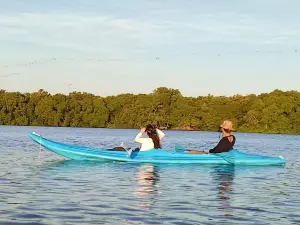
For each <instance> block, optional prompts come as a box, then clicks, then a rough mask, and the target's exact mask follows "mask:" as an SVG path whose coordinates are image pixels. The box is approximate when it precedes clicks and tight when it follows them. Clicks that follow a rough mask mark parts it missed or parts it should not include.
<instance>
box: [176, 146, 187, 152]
mask: <svg viewBox="0 0 300 225" xmlns="http://www.w3.org/2000/svg"><path fill="white" fill-rule="evenodd" d="M185 150H186V149H185V147H183V146H182V145H180V144H175V151H176V152H184V151H185Z"/></svg>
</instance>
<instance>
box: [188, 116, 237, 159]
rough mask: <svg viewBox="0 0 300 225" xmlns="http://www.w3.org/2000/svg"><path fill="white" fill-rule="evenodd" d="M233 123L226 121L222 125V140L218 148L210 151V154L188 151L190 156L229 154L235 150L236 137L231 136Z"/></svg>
mask: <svg viewBox="0 0 300 225" xmlns="http://www.w3.org/2000/svg"><path fill="white" fill-rule="evenodd" d="M232 127H233V125H232V122H231V121H230V120H225V121H224V122H223V123H222V124H221V125H220V132H222V139H221V140H220V141H219V143H218V144H217V146H216V147H214V148H213V149H210V150H209V152H205V151H197V150H187V151H186V153H188V154H207V153H213V154H214V153H221V152H229V151H230V150H231V149H233V146H234V144H235V136H233V135H232V134H231V132H232V131H233V130H234V129H233V128H232Z"/></svg>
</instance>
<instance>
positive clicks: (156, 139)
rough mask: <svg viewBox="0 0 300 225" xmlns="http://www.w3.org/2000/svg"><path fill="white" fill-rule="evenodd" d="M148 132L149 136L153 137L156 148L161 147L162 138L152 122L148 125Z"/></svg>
mask: <svg viewBox="0 0 300 225" xmlns="http://www.w3.org/2000/svg"><path fill="white" fill-rule="evenodd" d="M146 132H147V134H148V137H149V138H151V139H152V141H153V144H154V148H155V149H158V148H161V146H160V139H159V136H158V135H157V132H156V129H155V127H154V126H153V125H151V124H148V125H147V127H146Z"/></svg>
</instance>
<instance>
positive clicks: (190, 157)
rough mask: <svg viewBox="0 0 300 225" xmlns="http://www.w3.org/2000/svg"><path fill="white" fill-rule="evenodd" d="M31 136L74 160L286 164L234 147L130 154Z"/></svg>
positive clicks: (277, 159)
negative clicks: (203, 151) (213, 151)
mask: <svg viewBox="0 0 300 225" xmlns="http://www.w3.org/2000/svg"><path fill="white" fill-rule="evenodd" d="M29 137H30V138H31V139H32V140H33V141H35V142H37V143H38V144H40V145H41V146H43V147H44V148H46V149H47V150H49V151H52V152H54V153H56V154H58V155H61V156H63V157H66V158H68V159H72V160H94V161H105V160H112V161H123V162H136V163H167V164H234V165H235V164H239V165H281V164H284V163H285V160H284V159H283V158H282V157H269V156H261V155H252V154H246V153H242V152H239V151H238V150H231V151H230V152H228V153H227V152H226V153H221V154H186V153H184V152H183V151H182V152H171V151H167V150H162V149H153V150H149V151H142V152H132V153H131V155H130V156H128V154H127V152H126V151H111V150H107V149H103V148H89V147H84V146H77V145H69V144H64V143H59V142H55V141H52V140H48V139H46V138H43V137H42V136H40V135H38V134H35V133H30V134H29Z"/></svg>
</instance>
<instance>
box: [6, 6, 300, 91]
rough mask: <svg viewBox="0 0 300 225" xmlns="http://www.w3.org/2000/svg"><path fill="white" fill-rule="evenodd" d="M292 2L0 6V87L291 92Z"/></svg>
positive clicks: (298, 50) (297, 78)
mask: <svg viewBox="0 0 300 225" xmlns="http://www.w3.org/2000/svg"><path fill="white" fill-rule="evenodd" d="M299 9H300V1H299V0H251V1H250V0H244V1H241V0H226V1H224V0H210V1H207V0H188V1H187V0H163V1H161V0H147V1H146V0H126V1H124V0H110V1H104V0H72V1H71V0H51V1H49V0H48V1H46V0H11V1H7V0H0V89H5V90H7V91H20V92H34V91H38V90H39V89H44V90H46V91H48V92H50V93H53V94H54V93H65V94H67V93H69V92H72V91H80V92H88V93H93V94H96V95H100V96H108V95H117V94H121V93H134V94H137V93H151V92H152V91H153V90H155V89H156V88H158V87H162V86H163V87H168V88H175V89H179V90H180V91H181V93H182V94H183V95H184V96H203V95H208V94H212V95H226V96H231V95H235V94H241V95H246V94H259V93H266V92H271V91H273V90H274V89H281V90H284V91H288V90H297V91H300V41H299V40H300V13H299Z"/></svg>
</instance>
